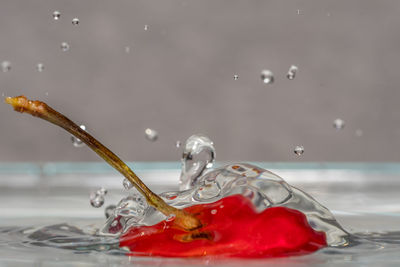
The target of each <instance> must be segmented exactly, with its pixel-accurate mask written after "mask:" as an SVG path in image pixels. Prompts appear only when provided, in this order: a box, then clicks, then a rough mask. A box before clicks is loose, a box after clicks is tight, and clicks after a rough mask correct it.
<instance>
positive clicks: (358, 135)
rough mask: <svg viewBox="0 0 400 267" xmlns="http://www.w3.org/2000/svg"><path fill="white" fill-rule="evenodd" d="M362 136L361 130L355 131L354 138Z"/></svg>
mask: <svg viewBox="0 0 400 267" xmlns="http://www.w3.org/2000/svg"><path fill="white" fill-rule="evenodd" d="M363 135H364V132H363V130H361V129H357V130H356V136H357V137H361V136H363Z"/></svg>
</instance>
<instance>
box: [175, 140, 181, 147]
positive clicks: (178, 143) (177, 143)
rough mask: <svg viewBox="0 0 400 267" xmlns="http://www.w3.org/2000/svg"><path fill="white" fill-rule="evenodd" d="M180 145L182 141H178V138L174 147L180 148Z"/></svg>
mask: <svg viewBox="0 0 400 267" xmlns="http://www.w3.org/2000/svg"><path fill="white" fill-rule="evenodd" d="M181 145H182V142H181V141H179V140H178V141H176V143H175V146H176V148H180V147H181Z"/></svg>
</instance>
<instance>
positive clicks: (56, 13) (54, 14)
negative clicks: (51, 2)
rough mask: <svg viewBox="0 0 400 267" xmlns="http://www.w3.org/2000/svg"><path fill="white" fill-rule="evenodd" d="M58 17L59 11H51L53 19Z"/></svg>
mask: <svg viewBox="0 0 400 267" xmlns="http://www.w3.org/2000/svg"><path fill="white" fill-rule="evenodd" d="M60 17H61V13H60V11H54V12H53V19H54V20H59V19H60Z"/></svg>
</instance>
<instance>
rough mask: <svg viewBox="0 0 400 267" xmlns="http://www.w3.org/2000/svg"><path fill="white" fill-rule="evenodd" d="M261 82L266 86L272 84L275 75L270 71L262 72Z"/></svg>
mask: <svg viewBox="0 0 400 267" xmlns="http://www.w3.org/2000/svg"><path fill="white" fill-rule="evenodd" d="M261 80H262V81H263V83H265V84H271V83H273V82H274V74H273V73H272V72H271V71H270V70H263V71H261Z"/></svg>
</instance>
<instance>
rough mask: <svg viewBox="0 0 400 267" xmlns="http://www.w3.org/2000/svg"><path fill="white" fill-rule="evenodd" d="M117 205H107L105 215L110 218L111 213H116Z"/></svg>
mask: <svg viewBox="0 0 400 267" xmlns="http://www.w3.org/2000/svg"><path fill="white" fill-rule="evenodd" d="M115 208H116V206H115V205H109V206H107V207H106V209H105V210H104V215H106V218H107V219H108V218H109V217H110V216H111V215H113V214H114V210H115Z"/></svg>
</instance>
